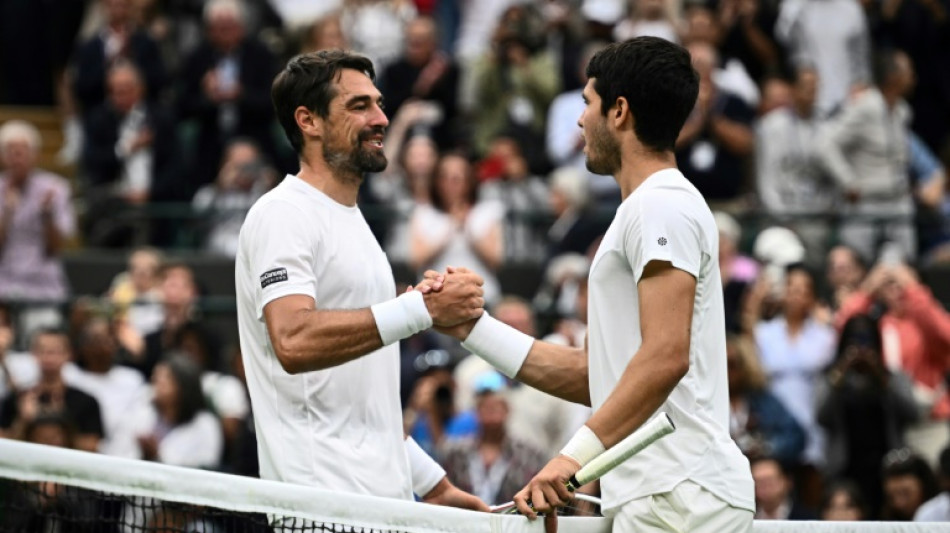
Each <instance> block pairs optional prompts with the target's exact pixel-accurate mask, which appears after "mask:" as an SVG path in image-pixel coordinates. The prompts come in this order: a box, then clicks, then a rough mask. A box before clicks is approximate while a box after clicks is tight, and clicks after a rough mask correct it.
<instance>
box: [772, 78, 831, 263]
mask: <svg viewBox="0 0 950 533" xmlns="http://www.w3.org/2000/svg"><path fill="white" fill-rule="evenodd" d="M818 82H819V80H818V76H817V75H816V74H815V71H814V70H811V69H805V68H802V69H799V70H798V72H797V73H796V75H795V85H794V87H793V91H792V95H793V105H792V106H791V107H787V108H784V107H783V108H778V109H776V110H774V111H772V112H770V113H769V114H767V115H765V116H764V117H762V119H761V121H760V122H759V124H758V126H757V127H756V137H755V146H756V180H757V189H758V193H759V200H760V201H761V202H762V205H763V207H764V209H765V211H766V212H767V213H768V214H770V215H772V216H773V217H774V218H775V219H776V220H778V221H779V222H781V223H783V224H786V225H787V226H788V227H790V228H791V229H792V230H794V231H795V233H797V234H798V235H799V237H801V238H802V241H803V242H804V244H805V247H806V249H807V250H808V262H809V264H820V263H821V260H822V254H824V252H825V250H826V249H827V244H828V239H829V236H830V235H831V220H830V218H825V217H822V215H825V214H827V215H830V214H831V213H832V207H833V206H834V203H835V194H834V193H835V191H834V187H833V184H832V182H831V178H829V177H828V176H827V174H826V173H825V172H824V169H823V168H822V167H821V165H820V164H819V163H818V152H817V150H816V146H815V142H816V138H817V133H818V130H819V128H820V127H821V121H820V120H819V119H818V117H817V116H816V114H815V94H816V91H817V87H818ZM803 215H811V216H809V217H808V218H805V217H804V216H803Z"/></svg>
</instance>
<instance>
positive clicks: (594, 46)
mask: <svg viewBox="0 0 950 533" xmlns="http://www.w3.org/2000/svg"><path fill="white" fill-rule="evenodd" d="M604 46H605V43H603V42H599V41H598V42H592V43H589V44H587V45H586V46H585V47H584V51H583V52H582V54H581V57H580V61H579V62H578V69H577V70H578V76H579V77H580V80H581V82H582V86H581V87H580V88H577V89H571V90H569V91H567V92H563V93H561V94H559V95H558V96H557V97H556V98H555V99H554V100H553V101H552V102H551V105H550V107H549V108H548V116H547V126H546V128H547V133H546V141H545V147H546V153H547V156H548V158H549V159H550V161H551V163H553V164H554V165H555V166H556V167H562V166H570V167H573V168H576V169H577V170H579V171H580V172H582V173H583V176H584V178H585V182H587V183H588V186H589V187H590V190H591V193H592V194H593V195H594V197H595V199H596V200H597V201H599V202H601V203H610V204H616V202H617V201H618V198H619V195H618V191H619V189H618V188H617V182H616V180H614V179H613V176H601V175H599V174H593V173H591V172H590V171H589V170H587V157H586V156H585V155H584V135H583V131H582V130H581V128H580V127H579V126H578V125H577V121H578V119H579V118H580V116H581V113H583V112H584V97H583V94H582V93H583V91H584V88H583V85H586V84H587V74H586V71H587V63H589V62H590V58H591V57H593V56H594V54H595V53H597V52H598V51H599V50H601V49H603V48H604Z"/></svg>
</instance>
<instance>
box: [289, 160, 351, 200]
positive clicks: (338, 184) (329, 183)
mask: <svg viewBox="0 0 950 533" xmlns="http://www.w3.org/2000/svg"><path fill="white" fill-rule="evenodd" d="M297 177H298V178H300V179H301V180H303V181H304V182H306V183H307V184H308V185H310V186H312V187H314V188H315V189H317V190H319V191H320V192H322V193H323V194H325V195H327V196H329V197H330V198H331V199H333V200H334V201H336V202H337V203H339V204H342V205H345V206H347V207H353V206H355V205H356V199H357V197H358V196H359V192H360V184H361V183H362V181H363V180H362V177H361V176H337V175H335V173H334V171H333V169H331V168H330V167H329V165H327V164H326V161H324V160H323V158H319V159H317V158H310V161H300V172H299V173H297Z"/></svg>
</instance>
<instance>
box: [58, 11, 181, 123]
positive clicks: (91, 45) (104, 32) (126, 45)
mask: <svg viewBox="0 0 950 533" xmlns="http://www.w3.org/2000/svg"><path fill="white" fill-rule="evenodd" d="M101 3H102V5H103V6H104V8H105V9H104V12H105V13H104V14H105V20H104V24H103V26H102V28H101V29H100V30H99V31H97V32H96V35H95V36H94V37H92V38H90V39H89V40H88V41H85V42H84V43H82V44H80V45H79V46H78V48H77V49H76V56H75V64H74V66H73V69H72V71H73V72H74V73H75V75H74V86H73V91H74V92H75V94H76V100H77V102H78V103H79V107H80V110H81V111H82V113H83V115H84V116H85V115H87V114H88V113H89V112H91V111H92V110H94V109H96V108H98V107H99V106H101V105H102V104H103V103H105V100H106V93H107V87H106V75H107V73H108V72H109V70H110V69H111V68H112V67H113V66H114V65H115V64H116V63H120V62H130V63H132V64H133V65H135V67H136V68H137V69H138V71H139V72H141V73H142V74H141V78H142V84H143V86H144V87H145V91H144V92H145V93H146V94H147V95H148V97H149V98H150V99H152V100H154V101H157V100H158V97H159V96H160V94H161V90H162V88H163V86H164V85H165V67H164V65H163V63H162V55H161V51H160V49H159V47H158V43H156V42H155V40H154V39H152V37H151V36H149V34H148V32H147V31H145V29H143V28H140V27H138V25H137V24H136V22H135V13H134V6H133V4H134V3H135V2H134V1H133V0H104V1H103V2H101Z"/></svg>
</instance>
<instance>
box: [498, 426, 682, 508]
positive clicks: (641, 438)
mask: <svg viewBox="0 0 950 533" xmlns="http://www.w3.org/2000/svg"><path fill="white" fill-rule="evenodd" d="M675 429H676V426H675V425H674V424H673V420H672V419H671V418H670V416H669V415H668V414H666V413H660V414H659V415H658V416H656V417H654V418H653V420H650V421H649V422H647V423H646V424H644V425H642V426H640V428H639V429H637V430H636V431H634V432H633V433H631V434H630V435H628V436H627V437H626V438H625V439H623V440H622V441H620V442H618V443H617V444H615V445H614V446H613V447H612V448H610V449H609V450H607V451H605V452H604V453H602V454H600V455H598V456H597V457H595V458H594V459H593V460H592V461H591V462H589V463H587V464H586V465H584V467H583V468H581V469H580V470H578V471H577V473H576V474H574V475H573V476H571V479H569V480H568V481H567V483H566V485H567V490H569V491H571V492H574V491H575V490H577V489H578V488H579V487H581V486H582V485H586V484H588V483H590V482H591V481H594V480H597V479H600V478H601V477H602V476H603V475H604V474H606V473H607V472H610V471H611V470H613V469H614V468H615V467H616V466H617V465H619V464H620V463H622V462H624V461H626V460H627V459H629V458H631V457H633V456H634V455H636V454H638V453H640V452H641V451H643V449H644V448H646V447H647V446H649V445H651V444H653V443H654V442H656V441H657V440H659V439H661V438H663V437H665V436H667V435H669V434H670V433H672V432H673V431H674V430H675ZM491 510H492V512H495V513H512V512H516V511H517V508H516V507H515V503H514V502H508V503H505V504H501V505H496V506H494V507H492V508H491Z"/></svg>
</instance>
